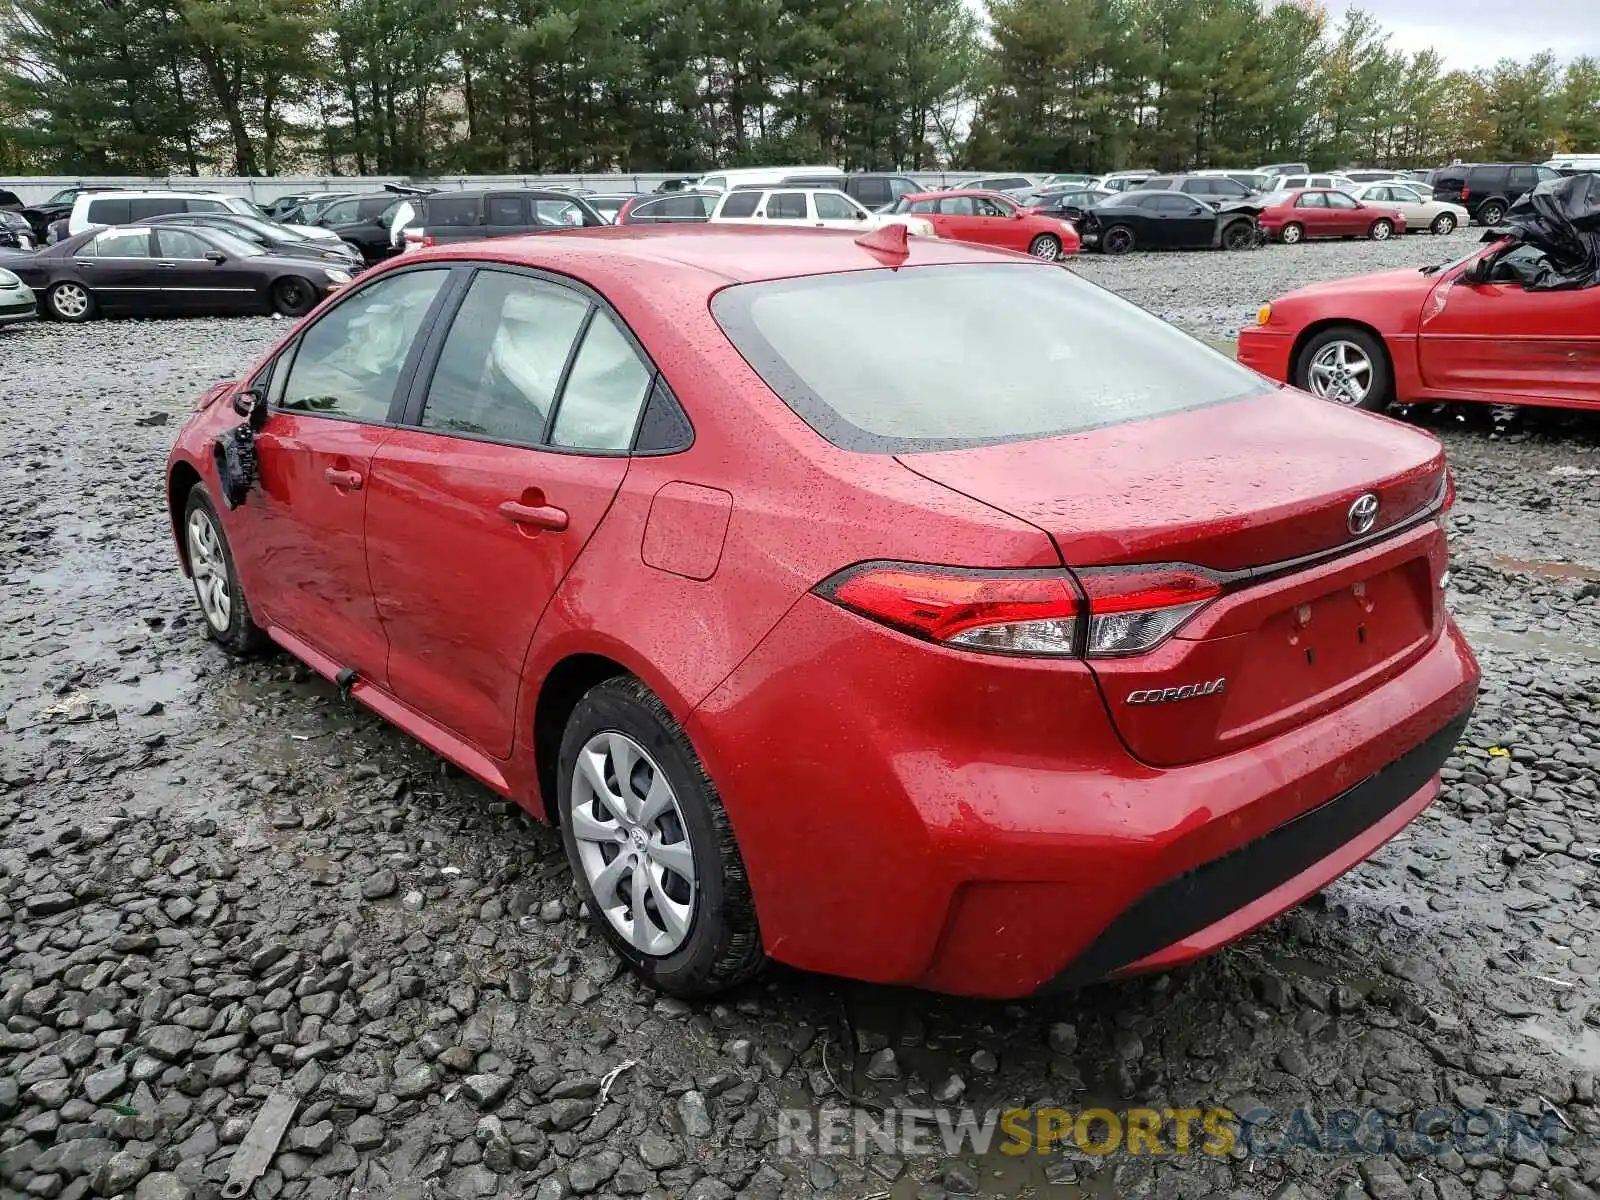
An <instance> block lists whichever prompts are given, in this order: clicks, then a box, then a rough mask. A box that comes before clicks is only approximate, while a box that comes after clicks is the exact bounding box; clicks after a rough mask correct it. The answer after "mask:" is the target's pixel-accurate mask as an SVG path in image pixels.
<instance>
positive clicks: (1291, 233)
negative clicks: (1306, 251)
mask: <svg viewBox="0 0 1600 1200" xmlns="http://www.w3.org/2000/svg"><path fill="white" fill-rule="evenodd" d="M1305 235H1306V231H1305V230H1304V229H1302V228H1300V226H1298V225H1296V224H1294V223H1293V222H1290V223H1289V224H1288V225H1285V226H1284V227H1283V232H1282V233H1280V234H1279V235H1278V237H1279V238H1280V239H1281V240H1282V241H1283V244H1284V245H1285V246H1293V245H1294V244H1295V243H1297V242H1298V241H1299V240H1300V239H1301V238H1303V237H1305Z"/></svg>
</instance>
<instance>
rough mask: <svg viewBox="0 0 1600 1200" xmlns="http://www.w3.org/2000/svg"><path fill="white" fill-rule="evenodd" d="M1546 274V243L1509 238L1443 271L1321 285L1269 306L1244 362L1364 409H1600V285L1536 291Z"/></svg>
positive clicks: (1251, 332) (1245, 341)
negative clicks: (1442, 405) (1445, 405)
mask: <svg viewBox="0 0 1600 1200" xmlns="http://www.w3.org/2000/svg"><path fill="white" fill-rule="evenodd" d="M1545 274H1546V265H1545V254H1544V251H1543V250H1541V249H1539V248H1538V247H1537V246H1531V245H1526V244H1521V243H1516V242H1511V241H1501V242H1498V243H1495V244H1494V245H1491V246H1487V247H1485V246H1478V247H1475V248H1474V249H1473V251H1472V253H1470V254H1468V255H1467V256H1466V257H1465V258H1463V259H1460V260H1458V261H1456V262H1454V263H1450V264H1447V265H1445V266H1442V267H1428V268H1424V269H1423V270H1421V271H1416V270H1409V269H1408V270H1403V271H1383V272H1380V273H1378V274H1376V275H1360V276H1357V277H1356V278H1354V279H1336V280H1333V281H1331V282H1329V283H1315V284H1312V285H1310V286H1309V287H1304V288H1301V289H1299V290H1298V291H1293V292H1290V293H1289V294H1288V295H1286V296H1280V297H1279V298H1278V299H1276V300H1274V301H1273V302H1272V303H1271V304H1265V305H1262V307H1261V311H1260V313H1259V314H1258V316H1257V323H1256V324H1255V325H1254V326H1252V327H1250V328H1248V329H1246V330H1245V331H1244V332H1243V333H1241V334H1240V335H1239V361H1240V362H1242V363H1244V364H1245V365H1246V366H1250V367H1254V368H1255V369H1256V370H1257V371H1260V372H1261V373H1262V374H1263V375H1266V376H1268V377H1270V378H1272V379H1279V380H1282V381H1284V382H1286V383H1293V384H1294V385H1295V386H1296V387H1301V388H1304V389H1305V390H1306V391H1308V392H1313V393H1315V394H1316V395H1319V396H1323V397H1325V398H1327V399H1329V400H1336V401H1339V402H1340V403H1343V404H1351V405H1355V406H1356V407H1358V408H1369V409H1382V408H1384V407H1386V406H1387V405H1388V404H1389V403H1390V401H1397V402H1399V403H1401V404H1415V403H1418V402H1421V401H1428V400H1479V401H1483V402H1485V403H1489V404H1538V405H1550V406H1554V407H1559V408H1591V407H1600V288H1549V289H1546V288H1538V287H1533V286H1530V285H1532V284H1534V283H1537V282H1539V281H1540V280H1541V279H1542V277H1543V276H1544V275H1545Z"/></svg>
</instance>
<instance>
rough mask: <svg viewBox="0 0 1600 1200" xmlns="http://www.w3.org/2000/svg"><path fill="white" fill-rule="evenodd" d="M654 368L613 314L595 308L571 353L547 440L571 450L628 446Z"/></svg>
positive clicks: (613, 448) (618, 448)
mask: <svg viewBox="0 0 1600 1200" xmlns="http://www.w3.org/2000/svg"><path fill="white" fill-rule="evenodd" d="M652 374H653V373H652V371H651V370H650V368H649V367H648V366H647V365H646V364H645V362H644V360H643V359H641V358H640V357H639V354H638V352H637V351H636V350H634V348H633V343H632V342H630V341H629V340H628V338H627V336H626V335H625V334H624V333H623V332H622V330H621V328H620V327H619V326H618V325H617V323H616V321H615V320H614V319H613V318H612V316H611V314H609V313H607V312H604V311H600V310H597V311H596V312H595V315H594V319H593V320H592V321H590V322H589V330H588V332H587V333H586V334H584V338H583V345H582V346H580V347H579V348H578V356H577V358H575V359H573V362H572V370H571V372H570V373H569V374H568V376H567V382H566V385H565V386H564V387H563V388H562V389H561V404H560V407H559V408H558V409H557V410H556V423H555V429H554V431H553V433H552V434H551V437H550V441H551V443H552V444H554V445H557V446H565V447H567V448H569V449H573V450H612V451H616V450H626V449H628V447H629V446H630V445H632V444H633V430H634V427H635V426H636V425H638V423H639V410H640V409H642V408H643V407H644V401H645V396H646V395H648V393H649V391H650V381H651V376H652Z"/></svg>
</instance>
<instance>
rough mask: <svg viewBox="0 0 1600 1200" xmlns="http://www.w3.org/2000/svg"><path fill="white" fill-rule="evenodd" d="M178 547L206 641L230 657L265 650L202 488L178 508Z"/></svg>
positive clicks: (192, 490)
mask: <svg viewBox="0 0 1600 1200" xmlns="http://www.w3.org/2000/svg"><path fill="white" fill-rule="evenodd" d="M183 545H184V549H185V551H187V557H188V560H189V578H190V580H191V581H192V582H193V584H194V596H195V599H196V600H197V601H199V603H200V615H201V616H202V617H203V618H204V619H205V623H206V636H207V637H209V638H211V639H212V641H215V642H217V643H219V644H220V645H221V646H222V647H223V648H224V649H226V650H229V651H232V652H233V653H234V654H253V653H256V652H257V651H260V650H264V649H266V647H267V644H268V642H267V635H266V634H264V633H263V632H262V631H261V628H260V626H258V625H257V624H256V623H255V619H254V618H253V617H251V615H250V605H249V603H248V602H247V601H246V600H245V598H244V588H243V587H242V586H241V585H240V583H239V572H238V570H237V569H236V568H235V567H234V565H233V550H232V549H231V548H230V547H229V545H228V538H227V535H226V534H224V533H223V532H222V522H221V521H220V520H219V519H218V517H217V510H216V507H215V506H214V505H213V504H212V503H211V498H210V497H209V496H207V495H206V489H205V485H204V484H199V483H197V484H195V485H194V487H192V488H190V489H189V499H188V500H187V501H186V502H185V504H184V506H183Z"/></svg>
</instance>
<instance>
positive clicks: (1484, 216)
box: [1478, 200, 1506, 225]
mask: <svg viewBox="0 0 1600 1200" xmlns="http://www.w3.org/2000/svg"><path fill="white" fill-rule="evenodd" d="M1505 215H1506V206H1505V205H1504V204H1503V203H1501V202H1500V201H1499V200H1490V201H1489V202H1488V203H1486V204H1485V205H1484V206H1483V207H1482V208H1480V209H1479V210H1478V220H1479V221H1480V222H1481V223H1482V224H1484V225H1498V224H1500V222H1501V221H1503V220H1504V219H1505Z"/></svg>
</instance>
